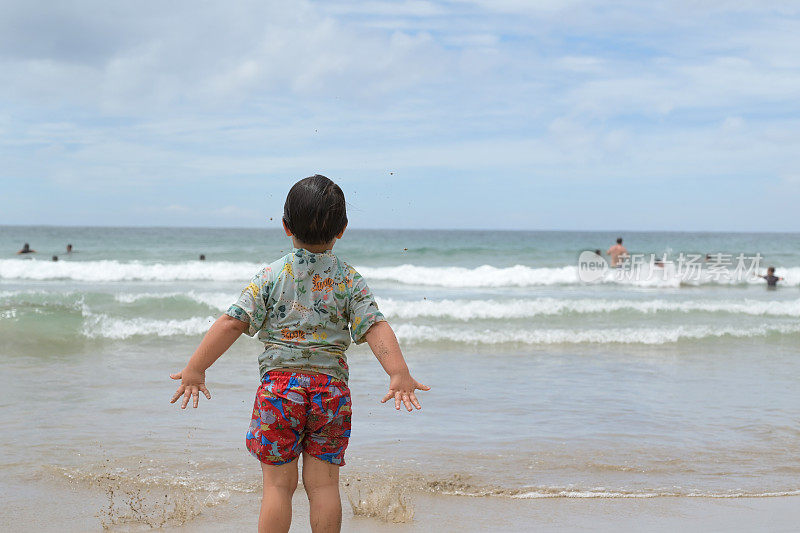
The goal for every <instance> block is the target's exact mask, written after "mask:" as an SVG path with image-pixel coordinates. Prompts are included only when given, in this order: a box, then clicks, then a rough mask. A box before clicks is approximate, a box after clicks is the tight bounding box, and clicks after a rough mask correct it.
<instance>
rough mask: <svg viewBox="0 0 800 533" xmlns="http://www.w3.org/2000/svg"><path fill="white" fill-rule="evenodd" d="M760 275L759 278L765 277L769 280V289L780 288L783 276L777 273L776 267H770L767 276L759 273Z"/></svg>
mask: <svg viewBox="0 0 800 533" xmlns="http://www.w3.org/2000/svg"><path fill="white" fill-rule="evenodd" d="M758 277H759V278H764V279H765V280H767V288H768V289H777V288H778V282H779V281H783V278H780V277H778V276H776V275H775V267H769V268H768V269H767V275H766V276H761V275H759V276H758Z"/></svg>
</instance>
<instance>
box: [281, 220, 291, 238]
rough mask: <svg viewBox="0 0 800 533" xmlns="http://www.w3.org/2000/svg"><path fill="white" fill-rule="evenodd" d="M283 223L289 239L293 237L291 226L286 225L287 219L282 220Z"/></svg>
mask: <svg viewBox="0 0 800 533" xmlns="http://www.w3.org/2000/svg"><path fill="white" fill-rule="evenodd" d="M281 223H282V224H283V231H285V232H286V236H287V237H291V236H292V230H290V229H289V226H287V225H286V219H285V218H283V219H281Z"/></svg>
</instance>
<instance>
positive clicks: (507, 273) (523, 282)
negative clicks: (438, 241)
mask: <svg viewBox="0 0 800 533" xmlns="http://www.w3.org/2000/svg"><path fill="white" fill-rule="evenodd" d="M262 266H263V265H262V264H260V263H251V262H234V261H185V262H174V263H146V262H141V261H129V262H125V261H116V260H108V261H57V262H53V261H40V260H20V259H1V260H0V279H20V280H23V279H24V280H42V281H44V280H64V279H67V280H75V281H93V282H103V281H192V280H209V281H237V282H242V283H243V282H245V281H246V280H248V279H250V278H252V277H253V275H254V274H255V273H256V272H258V270H259V269H260V268H261V267H262ZM356 268H357V269H358V270H359V272H360V273H361V274H362V275H364V276H365V277H366V278H367V279H368V280H370V281H388V282H396V283H402V284H405V285H416V286H433V287H451V288H481V287H487V288H490V287H536V286H550V285H581V284H584V282H582V281H581V280H580V279H579V277H578V268H577V266H574V265H567V266H561V267H531V266H524V265H515V266H510V267H496V266H492V265H481V266H476V267H473V268H466V267H460V266H440V267H428V266H418V265H399V266H391V267H370V266H359V265H356ZM780 274H781V276H783V277H784V278H785V280H784V281H783V282H781V283H782V284H783V285H790V286H798V285H800V267H791V268H784V269H781V272H780ZM597 283H613V284H621V285H631V286H637V287H679V286H681V285H708V284H725V285H729V284H736V283H764V281H763V280H761V279H759V278H755V277H750V278H747V279H745V280H742V281H730V280H727V279H724V278H723V279H715V278H714V277H712V276H710V275H703V276H700V277H699V278H697V279H695V278H693V277H691V276H688V275H684V276H681V275H677V274H675V273H674V272H667V275H666V276H664V275H662V273H655V274H653V275H652V276H651V275H648V273H647V272H644V273H642V275H640V276H638V277H637V278H635V279H634V278H631V277H630V276H628V275H626V274H625V273H624V271H614V270H612V271H609V272H606V273H605V275H604V276H603V277H602V278H601V279H600V280H598V281H597Z"/></svg>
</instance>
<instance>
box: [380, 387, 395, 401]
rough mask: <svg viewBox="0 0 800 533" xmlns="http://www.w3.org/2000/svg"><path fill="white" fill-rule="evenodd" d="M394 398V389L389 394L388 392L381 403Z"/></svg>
mask: <svg viewBox="0 0 800 533" xmlns="http://www.w3.org/2000/svg"><path fill="white" fill-rule="evenodd" d="M392 396H394V391H393V390H392V389H389V392H387V393H386V396H384V397H383V399H382V400H381V403H386V402H388V401H389V398H391V397H392Z"/></svg>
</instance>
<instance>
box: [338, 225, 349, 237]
mask: <svg viewBox="0 0 800 533" xmlns="http://www.w3.org/2000/svg"><path fill="white" fill-rule="evenodd" d="M346 229H347V224H345V225H344V227H343V228H342V231H340V232H339V235H337V236H336V238H337V239H341V238H342V235H344V230H346Z"/></svg>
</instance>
